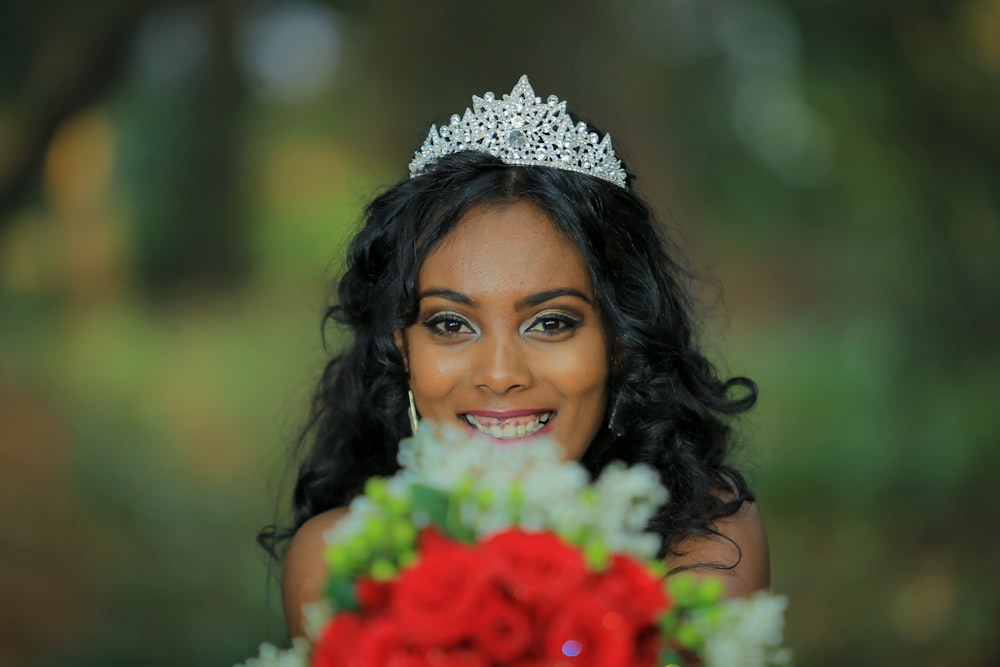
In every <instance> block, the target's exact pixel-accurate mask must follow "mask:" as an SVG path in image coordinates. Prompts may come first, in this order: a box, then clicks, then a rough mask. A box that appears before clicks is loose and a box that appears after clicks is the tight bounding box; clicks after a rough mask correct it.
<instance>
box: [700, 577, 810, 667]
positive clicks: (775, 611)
mask: <svg viewBox="0 0 1000 667" xmlns="http://www.w3.org/2000/svg"><path fill="white" fill-rule="evenodd" d="M787 605H788V600H787V598H785V597H784V596H781V595H771V594H770V593H763V592H762V593H756V594H754V595H753V596H751V597H749V598H743V599H737V600H730V601H729V602H728V603H727V604H725V605H722V606H721V607H720V608H719V613H718V614H717V615H716V616H715V617H714V618H713V617H711V616H709V615H701V616H695V618H694V621H695V623H696V624H697V625H698V627H699V629H700V630H701V632H702V633H703V636H704V637H705V651H704V656H705V664H706V666H707V667H732V666H733V665H739V666H740V667H777V666H779V665H788V664H790V662H791V657H792V656H791V652H790V651H789V650H788V649H787V648H783V647H782V635H783V633H784V627H785V607H786V606H787Z"/></svg>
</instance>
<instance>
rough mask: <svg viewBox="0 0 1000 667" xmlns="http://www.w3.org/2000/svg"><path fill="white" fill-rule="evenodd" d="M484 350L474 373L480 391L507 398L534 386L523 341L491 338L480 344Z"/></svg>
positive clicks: (480, 350)
mask: <svg viewBox="0 0 1000 667" xmlns="http://www.w3.org/2000/svg"><path fill="white" fill-rule="evenodd" d="M479 344H480V346H481V347H480V349H479V354H478V355H477V358H476V361H475V368H474V369H473V381H474V382H475V384H476V386H477V387H482V388H485V389H489V390H490V391H492V392H493V393H495V394H506V393H507V392H509V391H512V390H515V389H524V388H526V387H528V386H530V385H531V382H532V373H531V368H530V367H529V366H528V363H527V359H525V354H524V350H522V349H521V345H520V344H519V341H516V340H509V339H507V338H498V337H487V338H483V339H481V340H480V341H479Z"/></svg>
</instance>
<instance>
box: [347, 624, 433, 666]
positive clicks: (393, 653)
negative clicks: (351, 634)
mask: <svg viewBox="0 0 1000 667" xmlns="http://www.w3.org/2000/svg"><path fill="white" fill-rule="evenodd" d="M356 642H357V662H356V663H345V664H350V665H352V667H353V665H355V664H356V665H358V667H428V665H429V664H430V663H429V662H428V661H427V656H426V655H425V653H424V651H423V650H419V649H417V648H415V647H414V646H412V645H410V644H409V642H407V641H406V638H405V637H404V636H403V633H402V632H401V631H400V628H399V626H397V625H396V624H395V623H394V622H393V621H392V620H391V619H389V618H380V619H377V620H375V621H372V622H371V623H368V624H367V625H366V626H365V627H364V630H363V632H362V633H361V635H360V636H359V637H358V638H357V639H356ZM331 667H333V666H331ZM337 667H339V666H337Z"/></svg>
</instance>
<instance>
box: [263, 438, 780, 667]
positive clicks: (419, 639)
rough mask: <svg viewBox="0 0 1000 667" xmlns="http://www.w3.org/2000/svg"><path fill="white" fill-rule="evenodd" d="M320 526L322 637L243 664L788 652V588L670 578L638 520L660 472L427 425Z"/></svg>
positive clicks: (708, 661) (633, 660) (660, 661)
mask: <svg viewBox="0 0 1000 667" xmlns="http://www.w3.org/2000/svg"><path fill="white" fill-rule="evenodd" d="M399 461H400V464H401V465H402V469H401V471H400V472H399V473H397V474H396V475H395V476H394V477H392V478H389V479H382V478H377V479H372V480H370V481H369V482H368V484H367V485H366V486H365V492H364V494H363V495H361V496H358V497H357V498H356V499H355V500H354V501H353V502H352V503H351V506H350V508H349V511H348V512H347V514H346V515H345V516H344V518H343V519H342V520H341V521H340V522H339V523H337V525H336V526H335V527H334V528H333V529H332V530H331V531H330V532H329V533H328V535H327V536H326V538H327V542H328V543H329V546H328V548H327V552H326V558H327V561H328V562H329V564H330V571H331V574H330V577H329V581H328V585H327V587H326V593H325V596H324V600H323V602H322V603H320V604H318V605H316V606H314V607H311V608H309V609H307V610H306V612H307V621H308V622H307V626H308V627H309V633H310V636H311V637H312V639H313V641H312V642H307V641H304V640H296V641H295V643H293V646H292V647H291V648H290V649H283V650H281V649H277V648H275V647H273V646H271V645H267V644H265V645H263V646H261V650H260V654H259V655H258V656H257V657H256V658H252V659H250V660H249V661H247V662H246V663H244V667H305V666H306V665H310V666H311V667H341V666H343V667H383V666H400V667H432V666H440V667H457V666H459V665H463V666H473V667H515V666H518V667H542V666H564V665H565V666H566V667H571V666H573V665H588V666H589V665H599V666H602V667H619V666H620V667H633V666H634V667H640V666H642V667H653V666H657V667H661V666H663V665H671V664H673V665H709V666H718V667H723V666H724V667H739V666H743V665H747V666H751V665H753V666H757V665H760V666H762V667H763V666H769V665H784V664H787V663H788V660H789V658H790V656H789V653H788V651H787V650H786V649H784V648H782V646H781V642H782V637H781V636H782V626H783V612H784V606H785V600H784V598H781V597H777V596H772V595H769V594H765V593H759V594H757V595H755V596H753V597H751V598H749V599H744V600H734V601H723V600H722V584H721V582H720V581H719V580H717V579H712V578H703V579H695V578H693V577H691V576H689V575H676V576H671V577H666V576H665V575H666V572H665V568H664V566H663V564H662V563H661V562H660V561H659V560H657V559H656V554H657V552H658V551H659V547H660V540H659V537H658V536H656V535H653V534H650V533H646V532H644V529H645V526H646V524H647V522H648V521H649V519H650V518H651V517H652V515H653V513H654V512H655V511H656V509H657V507H659V506H660V505H661V504H662V503H664V502H666V501H667V491H666V490H665V489H664V488H663V486H662V485H661V484H660V482H659V478H658V476H657V474H656V473H655V472H654V471H653V470H652V469H650V468H648V467H645V466H642V465H637V466H633V467H631V468H626V467H625V466H624V465H617V464H616V465H612V466H610V467H608V468H607V469H605V470H604V472H603V473H602V474H601V476H600V477H599V478H598V479H597V480H596V481H593V482H592V481H591V480H590V478H589V475H588V473H587V472H586V470H584V468H583V467H582V466H581V465H579V464H578V463H575V462H562V461H560V460H559V450H558V447H557V446H556V445H555V444H554V443H551V442H547V441H542V442H533V443H532V444H531V445H530V446H504V447H498V446H496V445H495V444H494V443H492V442H491V441H489V439H487V438H479V437H475V436H472V437H471V438H470V436H469V435H467V434H466V433H464V432H462V431H460V430H459V429H457V428H455V429H453V428H450V427H437V426H433V425H431V424H429V423H427V422H424V423H422V424H421V426H420V430H419V431H418V433H417V434H415V436H414V437H412V438H408V439H406V440H404V441H403V442H402V443H400V453H399Z"/></svg>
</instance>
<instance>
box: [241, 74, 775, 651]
mask: <svg viewBox="0 0 1000 667" xmlns="http://www.w3.org/2000/svg"><path fill="white" fill-rule="evenodd" d="M474 102H475V104H474V111H471V110H468V111H467V112H466V114H465V116H464V117H459V116H453V117H452V120H451V123H450V124H449V125H448V126H446V127H442V128H440V129H438V128H431V132H430V134H429V135H428V139H427V141H426V142H425V144H424V146H423V147H421V149H420V150H419V151H418V152H417V154H416V157H415V158H414V160H413V162H411V165H410V170H411V177H410V178H408V179H405V180H403V181H401V182H400V183H398V184H396V185H395V186H393V187H391V188H389V189H388V190H386V191H385V192H384V193H383V194H382V195H380V196H379V197H377V198H376V199H375V200H374V201H372V202H371V203H370V204H369V205H368V207H367V209H366V211H365V224H364V226H363V227H362V229H361V231H360V232H359V233H358V235H357V236H356V237H355V239H354V240H353V242H352V244H351V247H350V249H349V251H348V263H347V269H346V271H345V273H344V275H343V277H342V278H341V279H340V281H339V284H338V290H337V295H338V300H337V303H336V304H334V305H333V306H331V307H330V308H329V310H328V311H327V317H328V318H329V319H331V320H333V321H336V322H338V323H340V324H342V325H346V326H347V327H348V328H349V329H350V330H351V332H352V333H353V339H352V341H351V343H350V345H349V346H348V347H347V348H346V349H345V350H344V351H343V352H342V353H341V354H339V355H338V356H336V357H334V358H333V359H331V360H330V361H329V363H328V364H327V366H326V368H325V370H324V373H323V377H322V378H321V381H320V384H319V388H318V390H317V392H316V395H315V398H314V401H313V413H312V419H311V421H310V423H309V425H308V428H307V429H306V431H305V434H306V437H305V438H303V441H302V442H303V444H304V445H305V446H306V448H307V450H306V453H305V456H304V458H303V460H302V463H301V466H300V469H299V475H298V480H297V482H296V487H295V492H294V497H293V502H292V510H293V516H292V522H291V523H292V525H291V526H289V527H287V528H280V527H271V528H268V529H265V530H264V531H262V533H261V536H260V541H261V543H262V544H263V545H264V546H265V547H266V548H268V550H269V551H270V552H271V553H272V554H274V553H277V551H278V547H280V546H282V545H284V544H285V543H286V542H288V543H289V545H288V549H287V552H286V553H285V555H284V567H283V575H282V593H283V599H284V603H285V614H286V620H287V623H288V627H289V632H290V634H291V635H292V636H298V635H301V634H303V619H302V613H301V610H302V605H303V603H305V602H310V601H314V600H317V599H319V597H320V594H321V590H322V587H323V583H324V578H325V574H326V568H327V565H326V563H325V561H324V559H323V552H324V547H325V543H324V539H323V535H324V533H325V532H327V531H328V530H329V529H330V528H331V527H332V526H333V525H334V524H335V523H336V522H337V520H338V519H339V517H340V516H342V514H343V511H344V507H345V506H346V505H347V504H348V503H349V502H350V501H351V500H352V498H354V497H355V496H357V495H358V494H359V493H361V491H362V489H363V487H364V484H365V482H366V481H367V480H368V479H370V478H372V477H374V476H385V475H391V474H392V473H394V472H395V471H396V470H397V469H398V463H397V461H396V454H397V451H398V445H399V441H400V440H401V439H402V438H404V437H406V436H408V435H409V434H410V433H411V432H412V430H413V428H414V425H415V424H416V422H417V420H418V419H427V420H432V421H434V422H441V423H446V424H447V423H450V424H453V425H457V426H460V427H462V428H465V429H467V430H469V431H470V432H481V433H486V434H488V435H489V436H491V437H492V438H493V440H494V441H495V443H496V445H497V446H500V447H510V446H531V442H532V441H533V440H535V439H537V438H539V437H541V436H543V435H547V436H550V437H551V438H552V439H553V440H554V441H555V442H556V443H557V444H558V445H559V446H560V447H561V451H562V453H563V455H564V457H565V458H566V459H575V460H579V461H580V463H582V464H583V465H584V466H585V467H586V469H587V470H588V471H589V472H590V473H591V474H594V475H597V474H598V473H600V472H601V471H602V470H603V469H604V468H605V467H607V465H608V464H609V463H611V462H612V461H623V462H625V463H627V464H630V465H631V464H635V463H645V464H647V465H649V466H651V467H652V468H653V469H655V470H656V471H657V472H658V473H659V474H660V477H661V478H662V480H663V482H664V484H665V486H666V487H667V489H668V490H669V491H670V494H671V495H670V502H669V503H667V504H666V505H665V506H664V507H663V508H661V509H660V511H659V512H658V513H657V514H656V515H655V516H654V517H653V519H652V520H651V521H650V524H649V529H650V530H652V531H654V532H656V533H657V534H659V535H660V537H661V538H662V543H663V549H662V553H661V555H662V556H663V557H664V558H665V560H666V562H667V565H668V566H669V567H670V568H671V569H672V570H674V571H676V570H682V569H687V570H691V569H693V570H696V571H697V570H703V571H707V572H711V573H714V574H722V575H725V576H724V579H725V581H726V586H727V589H728V592H729V594H731V595H742V594H747V593H749V592H751V591H754V590H756V589H759V588H764V587H766V586H767V585H768V579H769V566H768V555H767V542H766V538H765V536H764V531H763V526H762V523H761V520H760V517H759V515H758V514H757V512H756V509H755V505H754V503H753V495H752V494H751V492H750V490H749V488H748V486H747V484H746V482H745V480H744V478H743V476H742V475H741V474H740V473H739V471H738V470H737V469H735V468H734V467H733V466H732V465H731V463H730V461H729V457H730V452H731V449H732V443H731V437H730V426H729V423H728V420H729V418H730V417H732V416H734V415H737V414H739V413H741V412H744V411H745V410H747V409H749V408H750V407H751V406H752V405H753V403H754V401H755V399H756V386H755V385H754V384H753V382H751V381H750V380H748V379H746V378H739V377H738V378H732V379H729V380H720V379H719V378H718V377H717V376H716V374H715V371H714V369H713V368H712V366H711V364H709V362H708V361H707V360H706V359H705V357H704V356H703V355H702V354H701V353H700V352H699V351H698V349H697V347H696V344H695V335H694V334H695V332H694V331H693V329H692V320H691V314H690V310H691V305H692V304H691V302H690V295H689V291H688V288H687V285H686V274H685V273H684V271H683V270H682V269H681V268H680V267H679V266H678V264H677V263H676V262H675V261H674V259H673V258H672V256H671V255H672V252H671V249H670V245H669V243H668V241H667V239H666V238H665V237H663V236H662V233H661V232H660V230H659V229H658V227H657V226H656V224H655V223H654V221H653V218H652V215H651V213H650V211H649V208H648V207H647V206H646V204H645V203H644V202H643V201H642V200H641V199H640V198H639V197H638V196H637V195H636V194H635V193H634V192H633V191H632V190H631V189H630V188H629V182H630V180H631V177H630V176H629V175H628V172H627V171H626V170H625V168H624V167H623V166H622V165H621V163H620V161H619V160H618V158H617V157H616V156H615V154H614V151H613V149H612V147H611V140H610V138H609V137H607V136H605V137H604V138H603V139H600V138H599V136H598V134H597V133H596V132H595V131H594V130H593V128H591V127H589V126H587V125H586V124H583V123H577V122H576V121H575V120H573V119H572V118H571V117H570V116H569V115H568V113H567V112H566V110H565V103H564V102H559V101H558V100H557V99H555V98H554V97H550V98H549V99H548V101H547V102H542V100H541V98H539V97H536V96H535V94H534V91H533V90H532V88H531V86H530V84H529V83H528V81H527V79H526V78H524V77H522V79H521V81H519V82H518V84H517V86H515V88H514V90H513V91H512V93H511V94H510V95H505V96H504V97H503V99H502V100H497V99H496V98H494V97H493V96H492V95H491V94H487V95H486V96H484V97H483V98H474ZM733 392H737V393H736V395H732V394H733Z"/></svg>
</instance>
